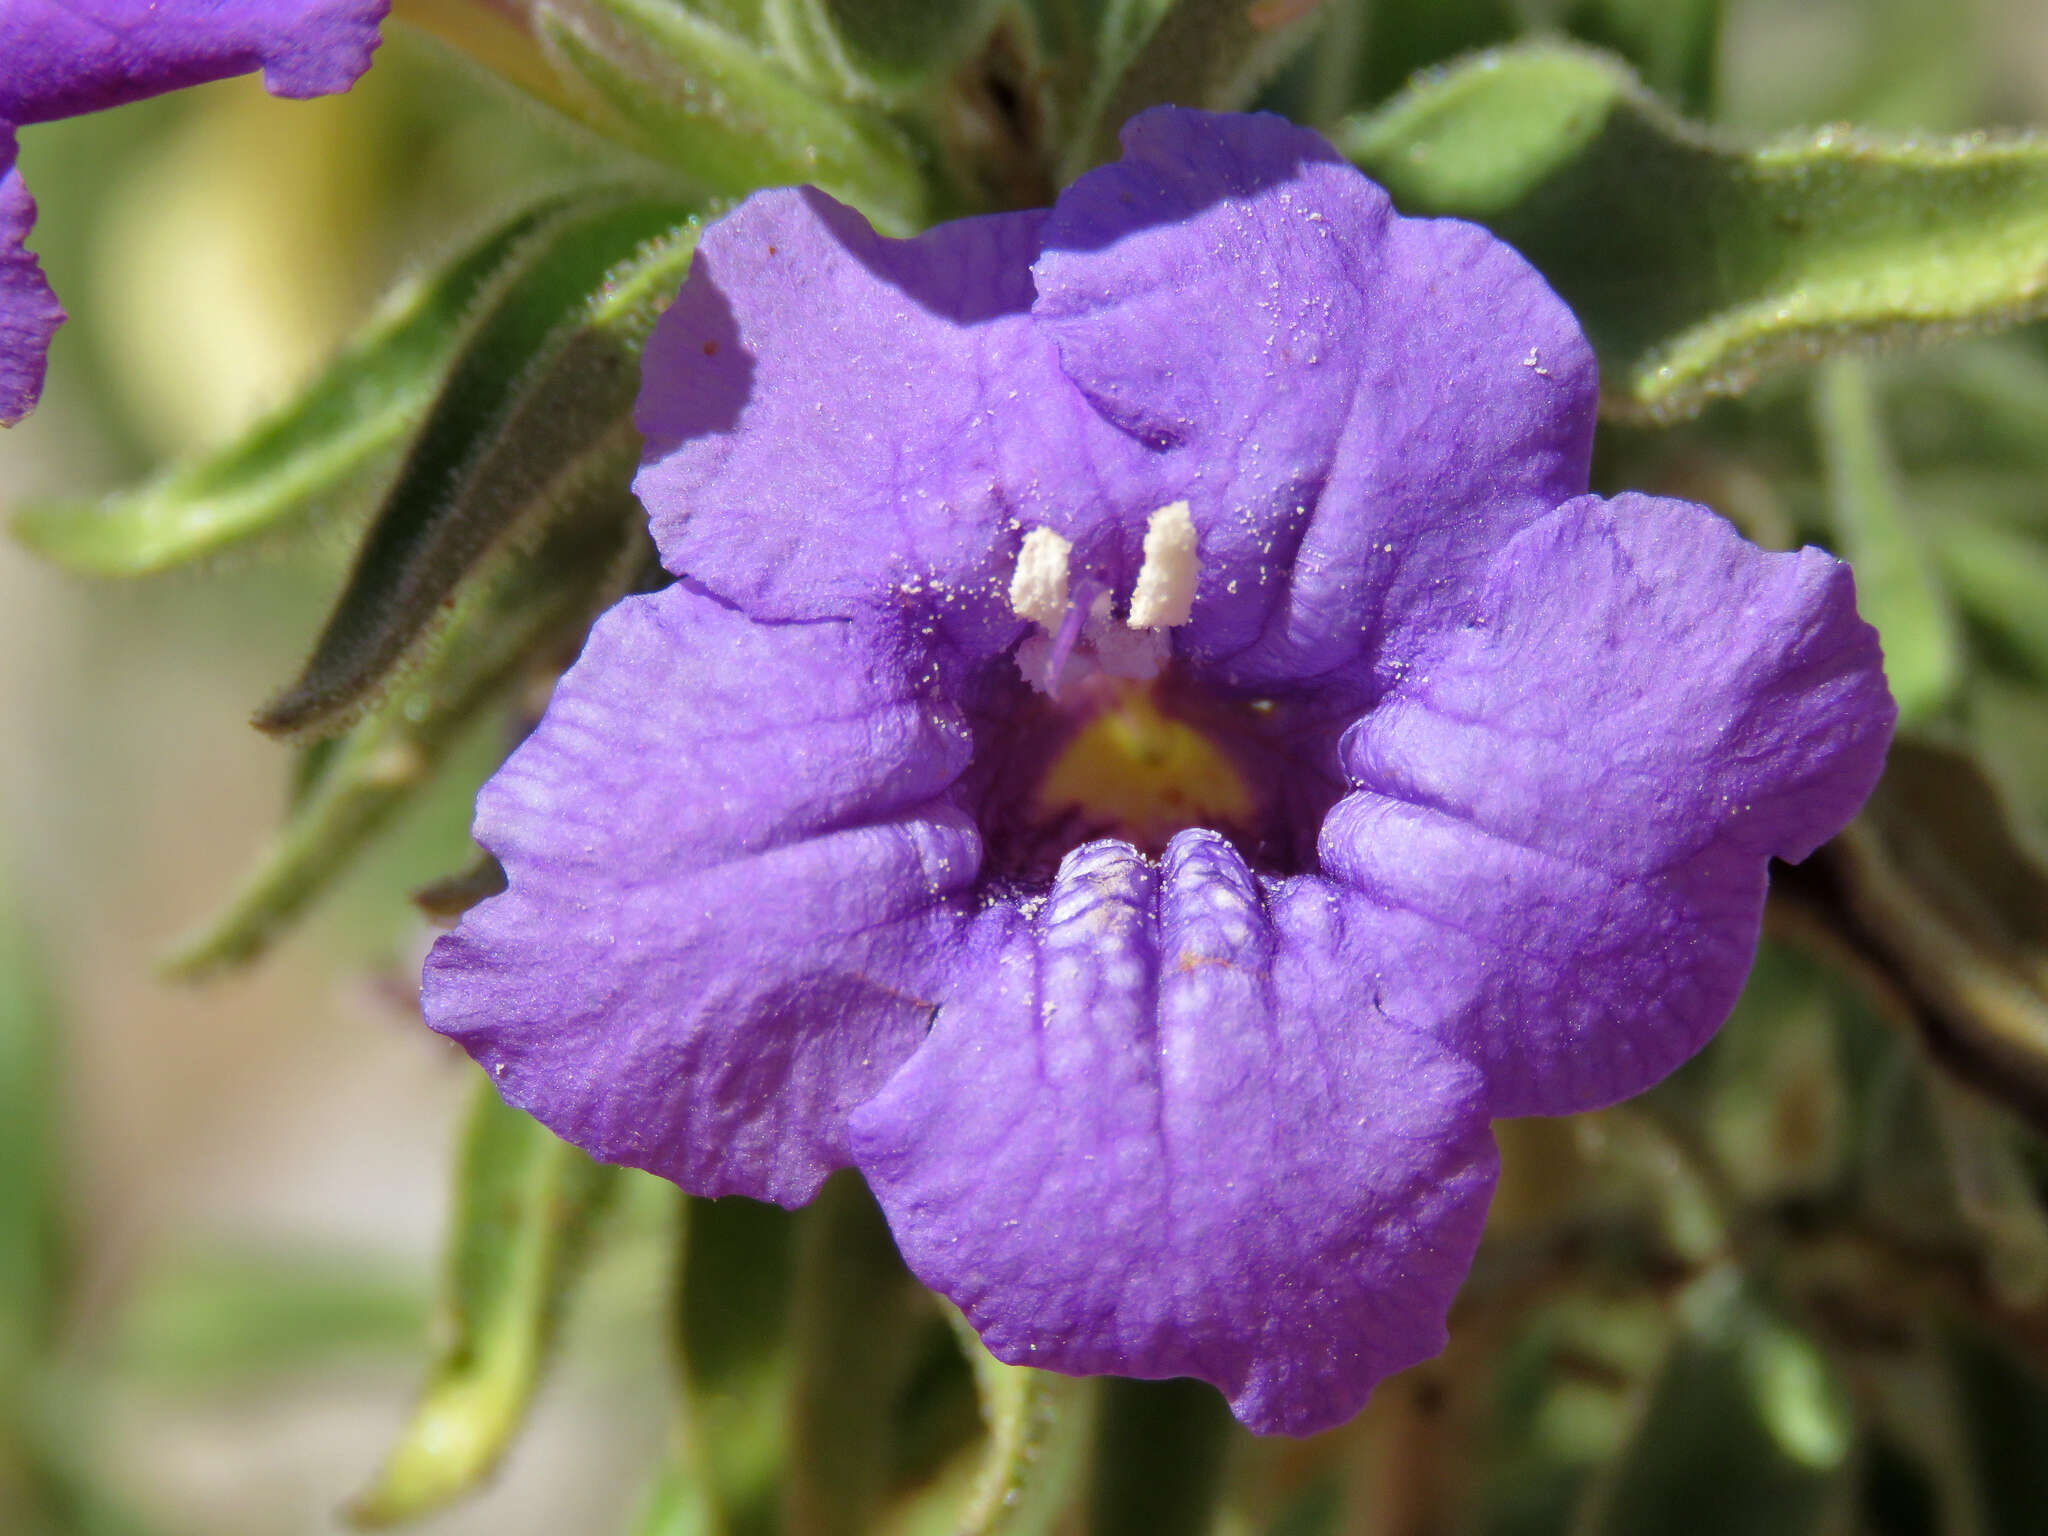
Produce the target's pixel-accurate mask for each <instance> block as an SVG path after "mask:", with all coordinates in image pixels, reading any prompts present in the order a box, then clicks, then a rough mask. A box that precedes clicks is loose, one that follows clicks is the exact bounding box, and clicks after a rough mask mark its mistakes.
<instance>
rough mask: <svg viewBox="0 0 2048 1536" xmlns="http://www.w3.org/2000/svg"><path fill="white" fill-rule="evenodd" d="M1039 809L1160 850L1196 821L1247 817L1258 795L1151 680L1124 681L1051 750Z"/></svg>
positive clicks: (1042, 815)
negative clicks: (1170, 709)
mask: <svg viewBox="0 0 2048 1536" xmlns="http://www.w3.org/2000/svg"><path fill="white" fill-rule="evenodd" d="M1035 809H1036V813H1037V817H1038V819H1039V821H1040V822H1041V823H1043V824H1046V825H1054V826H1057V825H1081V826H1088V827H1099V828H1102V829H1104V830H1102V831H1100V832H1098V833H1097V834H1096V835H1097V836H1104V837H1121V838H1123V839H1124V840H1125V841H1126V842H1129V843H1132V844H1134V845H1135V846H1137V847H1138V848H1139V849H1141V850H1142V851H1144V852H1145V853H1148V854H1152V855H1154V856H1157V855H1159V854H1161V853H1164V852H1165V851H1166V845H1167V844H1168V843H1169V842H1171V841H1172V840H1173V835H1174V833H1176V832H1179V831H1182V830H1184V829H1186V828H1188V827H1215V828H1218V829H1219V830H1220V829H1223V828H1230V827H1248V826H1249V825H1250V824H1251V822H1252V819H1253V816H1254V813H1255V811H1256V802H1255V800H1254V797H1253V795H1252V792H1251V789H1250V787H1249V786H1248V785H1247V784H1246V783H1245V781H1244V775H1243V774H1242V773H1240V772H1239V771H1238V770H1237V768H1236V766H1235V765H1234V764H1233V763H1232V762H1231V761H1230V758H1229V757H1228V755H1226V754H1225V753H1224V751H1223V750H1222V748H1220V747H1219V746H1217V744H1216V743H1215V742H1214V741H1212V740H1210V738H1209V737H1208V736H1206V735H1205V734H1203V732H1201V731H1200V730H1197V729H1196V728H1195V727H1194V726H1193V725H1190V724H1189V723H1188V722H1187V721H1185V720H1177V719H1174V718H1173V717H1172V716H1170V715H1168V714H1165V713H1163V712H1162V711H1161V710H1160V708H1159V704H1158V701H1157V699H1156V697H1155V695H1154V690H1153V688H1152V687H1151V686H1150V685H1149V684H1132V683H1123V684H1120V685H1118V686H1116V687H1115V689H1114V691H1113V693H1111V695H1110V702H1109V704H1108V707H1107V708H1105V709H1103V710H1102V712H1101V713H1099V714H1097V715H1096V716H1095V717H1094V718H1093V719H1091V720H1089V721H1088V722H1087V723H1086V724H1085V725H1083V726H1082V727H1081V728H1080V729H1079V730H1078V731H1076V732H1075V733H1074V735H1073V739H1072V740H1070V741H1069V742H1068V743H1067V745H1066V747H1065V749H1064V750H1063V751H1061V752H1060V754H1059V755H1058V756H1057V757H1055V758H1054V759H1053V760H1052V766H1051V767H1050V768H1049V769H1048V770H1047V771H1046V774H1045V777H1044V779H1043V780H1042V781H1040V783H1039V786H1038V795H1037V804H1036V807H1035Z"/></svg>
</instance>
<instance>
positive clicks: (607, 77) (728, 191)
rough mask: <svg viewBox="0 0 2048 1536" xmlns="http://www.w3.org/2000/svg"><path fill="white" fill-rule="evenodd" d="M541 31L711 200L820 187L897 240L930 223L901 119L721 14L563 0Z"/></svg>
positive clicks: (593, 89)
mask: <svg viewBox="0 0 2048 1536" xmlns="http://www.w3.org/2000/svg"><path fill="white" fill-rule="evenodd" d="M776 9H778V8H777V7H770V8H769V16H770V22H771V29H772V20H773V15H774V12H775V10H776ZM533 24H534V26H535V29H536V31H537V33H538V35H539V37H540V39H541V42H542V44H543V46H545V47H546V49H547V50H548V54H549V57H550V58H551V59H552V60H553V62H554V65H555V68H556V70H557V71H558V72H559V74H560V75H561V76H562V78H563V80H564V81H565V82H566V83H567V84H568V86H569V87H570V89H572V90H573V91H575V92H576V93H577V94H578V95H579V96H581V97H582V98H584V99H585V100H586V101H587V102H588V104H589V108H590V112H591V115H592V117H593V119H594V120H595V121H598V122H599V123H601V124H602V125H603V126H604V127H605V128H606V130H607V131H608V132H609V133H611V134H612V136H613V137H615V138H617V139H618V140H619V141H620V142H621V143H624V144H628V145H630V146H631V147H632V148H634V149H636V150H638V151H639V152H640V153H641V154H643V155H646V156H647V157H648V158H649V159H651V160H655V161H658V162H660V163H661V164H664V165H667V166H671V167H673V168H674V169H675V170H678V171H680V172H681V173H682V174H683V175H684V176H685V177H686V178H687V179H688V180H689V182H690V183H691V184H692V185H693V186H694V187H696V188H697V189H699V190H700V191H701V192H703V193H704V194H706V195H709V196H713V197H737V196H741V195H744V194H745V193H747V192H751V191H753V190H754V189H755V188H757V187H774V186H789V185H792V184H796V183H803V182H808V183H810V184H812V185H814V186H817V187H820V188H822V189H823V190H825V191H827V192H830V193H832V194H833V195H834V196H836V197H838V198H840V199H842V200H844V201H846V202H850V203H852V204H854V205H855V206H856V207H858V208H860V209H861V211H862V212H864V213H866V214H867V215H868V217H869V218H870V219H872V220H873V221H874V222H875V224H876V225H877V227H879V228H882V229H884V230H885V231H887V232H890V233H895V234H907V233H909V232H910V231H911V230H913V229H916V228H918V227H920V226H921V224H922V223H923V221H924V217H925V215H926V212H927V209H926V199H927V191H926V180H925V177H924V175H923V173H922V170H921V169H920V167H919V164H918V157H917V154H916V153H915V151H914V149H913V147H912V146H911V144H910V143H909V141H907V140H906V139H905V138H904V137H903V135H902V134H901V133H900V132H899V131H898V130H897V129H896V128H895V127H894V126H892V125H891V124H890V123H889V121H888V120H887V119H885V118H884V117H882V116H881V115H880V114H879V113H876V112H874V111H871V110H869V109H867V108H864V107H861V106H858V105H855V104H852V103H849V102H846V101H843V100H832V99H830V98H829V97H827V96H825V95H822V94H820V93H819V91H818V90H817V89H815V88H814V87H813V85H811V84H809V83H806V81H805V80H803V79H801V78H799V76H798V75H797V74H794V73H792V72H791V71H790V70H789V69H788V68H786V67H785V66H784V64H783V63H782V62H780V61H778V60H777V59H775V58H772V57H770V56H769V55H768V54H766V53H764V52H763V51H762V49H761V48H760V47H759V46H757V45H756V44H754V43H753V42H750V41H749V40H748V39H747V38H746V37H744V36H743V35H741V34H739V33H737V32H734V31H728V30H727V29H726V28H725V27H722V26H720V25H718V24H717V22H715V21H714V20H711V19H709V18H707V17H705V16H703V15H699V14H696V13H695V12H693V11H690V10H687V9H685V8H684V7H682V6H679V5H675V4H672V3H667V0H554V3H542V4H538V5H536V6H535V7H534V10H533Z"/></svg>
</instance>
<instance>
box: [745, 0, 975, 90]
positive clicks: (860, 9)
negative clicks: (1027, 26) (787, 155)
mask: <svg viewBox="0 0 2048 1536" xmlns="http://www.w3.org/2000/svg"><path fill="white" fill-rule="evenodd" d="M995 12H996V0H767V13H768V17H769V25H770V28H771V29H772V30H771V35H772V36H773V37H774V38H775V40H776V43H777V45H778V52H779V53H780V54H781V56H782V57H784V58H785V59H789V58H795V59H799V60H802V61H803V62H804V65H805V69H804V73H805V74H806V75H807V76H808V77H809V78H811V79H812V80H813V81H815V82H817V83H820V84H829V85H830V86H831V87H832V88H834V89H836V90H837V91H838V92H839V93H840V94H842V95H844V96H846V97H847V98H848V99H850V100H856V101H858V100H862V99H872V100H882V101H886V100H890V99H892V98H903V97H907V96H908V95H909V94H910V93H911V92H913V91H915V90H917V89H918V88H919V87H922V86H926V85H927V84H928V82H930V81H931V80H932V78H933V77H934V76H935V75H936V74H937V73H938V72H939V71H941V70H944V69H946V68H949V67H950V66H952V65H954V64H956V63H957V62H958V61H959V60H960V59H961V58H962V57H963V56H964V55H965V54H966V53H967V52H968V50H969V49H971V48H972V47H973V46H974V44H975V43H976V42H977V41H978V40H979V39H980V38H981V37H982V36H983V35H984V34H985V33H986V32H987V30H988V28H989V25H990V23H991V22H992V21H993V19H994V16H995Z"/></svg>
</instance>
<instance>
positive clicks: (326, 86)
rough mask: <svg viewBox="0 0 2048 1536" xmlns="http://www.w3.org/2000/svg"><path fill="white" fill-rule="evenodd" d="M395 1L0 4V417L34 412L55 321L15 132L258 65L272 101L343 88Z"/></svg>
mask: <svg viewBox="0 0 2048 1536" xmlns="http://www.w3.org/2000/svg"><path fill="white" fill-rule="evenodd" d="M389 9H390V0H0V422H4V423H7V424H10V425H11V424H12V423H14V422H16V421H19V420H20V419H21V418H22V417H23V416H26V415H27V414H28V413H29V412H30V411H31V410H33V409H34V408H35V403H36V399H37V397H38V396H39V395H40V394H41V393H42V389H43V364H44V359H45V357H46V356H47V354H48V352H49V347H50V337H51V336H52V335H53V334H54V333H55V332H56V329H57V327H58V325H59V324H61V323H62V321H63V319H64V311H63V309H62V307H61V306H60V305H59V304H58V303H57V296H56V295H55V294H54V293H52V292H51V291H50V285H49V283H48V282H46V281H45V280H44V278H43V272H42V267H41V266H40V265H39V264H38V263H37V261H36V259H35V257H34V256H32V255H30V254H29V252H28V251H27V250H25V249H24V248H23V244H22V242H23V241H25V240H26V239H27V238H28V232H29V228H30V226H31V225H33V224H34V223H35V218H36V205H35V199H33V198H32V197H30V196H29V194H28V188H27V187H26V186H25V185H24V184H23V183H22V179H21V172H20V171H19V170H17V169H16V168H15V163H14V160H15V136H14V131H15V129H17V128H20V127H22V126H24V125H26V124H29V123H47V122H49V121H51V120H52V119H54V118H59V117H76V116H78V115H79V114H81V113H84V112H98V111H101V110H102V109H104V108H107V107H118V106H121V105H123V104H124V103H127V102H131V101H139V100H141V99H142V98H143V97H145V96H156V95H161V94H162V93H163V92H165V91H175V90H178V89H179V88H180V87H183V86H187V85H200V84H203V83H204V82H206V81H209V80H223V79H226V78H227V77H228V76H230V75H241V74H247V73H248V72H249V71H251V70H256V69H260V70H262V71H263V83H264V85H265V86H267V87H268V88H269V89H270V92H271V94H272V95H276V96H295V97H296V96H323V95H326V94H328V93H330V92H333V91H345V90H347V89H348V88H349V87H350V86H351V85H353V84H355V82H356V79H357V77H358V76H360V75H361V74H362V72H363V71H364V70H366V69H368V68H369V67H370V54H371V51H372V50H373V49H375V48H376V46H377V27H378V23H380V22H381V21H382V20H383V19H384V15H385V12H387V11H388V10H389Z"/></svg>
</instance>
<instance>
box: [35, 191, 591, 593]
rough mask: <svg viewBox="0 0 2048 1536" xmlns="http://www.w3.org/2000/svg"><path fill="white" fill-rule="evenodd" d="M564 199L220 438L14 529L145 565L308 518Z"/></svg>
mask: <svg viewBox="0 0 2048 1536" xmlns="http://www.w3.org/2000/svg"><path fill="white" fill-rule="evenodd" d="M565 202H566V199H564V198H561V197H556V198H550V199H548V200H546V201H544V202H541V203H537V204H535V205H534V206H533V207H531V208H528V209H526V210H524V211H523V212H521V213H519V214H518V215H517V216H515V217H514V218H512V219H510V220H509V221H507V222H506V223H504V224H502V225H500V226H499V227H498V228H497V229H495V230H493V231H492V232H491V233H490V234H489V235H488V236H487V237H485V238H484V239H483V240H482V241H481V242H479V243H478V244H477V245H475V246H474V247H472V248H471V249H470V250H468V251H466V252H464V253H463V254H462V255H461V256H460V257H458V258H457V259H456V260H455V261H454V262H452V263H451V264H449V265H448V266H446V267H444V268H442V269H441V270H440V271H438V272H435V273H433V274H432V275H431V276H428V277H426V278H423V279H421V280H419V281H416V282H412V283H408V284H406V285H404V286H403V287H401V288H400V289H399V290H398V291H397V292H396V293H394V294H393V295H392V296H391V297H390V299H389V300H387V301H386V303H385V304H384V307H383V309H382V310H381V311H380V312H379V313H378V315H377V316H376V318H374V319H373V320H372V321H371V322H370V325H369V327H368V328H367V329H366V330H365V331H364V332H363V333H362V334H361V335H360V336H358V337H357V338H356V339H355V340H354V341H352V342H350V343H349V345H348V346H347V347H346V348H344V349H343V351H342V352H341V354H340V355H339V356H338V357H336V358H335V359H334V361H333V362H332V363H330V364H328V366H327V367H326V369H325V370H324V371H323V372H322V373H321V374H320V375H319V376H318V377H317V378H315V379H314V380H313V382H312V383H311V384H309V385H307V386H306V388H305V389H303V390H302V391H300V393H299V394H298V396H297V397H296V398H295V399H293V400H292V401H291V402H290V403H288V404H287V405H285V406H284V407H283V409H282V410H280V411H279V412H278V413H277V414H275V415H273V416H271V417H269V418H268V419H266V420H265V421H263V422H261V423H260V424H258V425H257V426H256V427H255V428H253V429H252V430H251V431H250V432H248V433H247V434H246V435H244V436H243V437H241V438H239V439H237V440H236V441H235V442H233V443H231V444H229V445H228V446H227V447H226V448H224V449H222V450H220V451H219V452H217V453H214V454H210V455H208V456H207V457H205V458H203V459H200V460H198V461H197V462H195V463H191V464H185V465H180V466H178V467H176V468H174V469H172V470H171V471H170V472H169V473H167V474H165V475H162V476H160V477H159V478H157V479H155V480H152V481H150V482H148V483H147V484H145V485H141V486H138V487H136V488H135V489H133V490H127V491H121V492H117V493H116V494H114V495H112V496H110V497H108V498H107V499H106V500H105V501H102V502H100V503H99V504H98V505H97V506H80V505H71V504H64V503H56V504H51V505H46V506H34V507H29V508H27V509H26V510H24V511H23V512H21V513H20V514H18V515H17V517H16V518H15V522H14V532H15V535H16V536H17V537H18V538H20V539H21V541H22V542H23V543H25V544H27V545H28V546H29V548H31V549H33V550H35V551H36V552H37V553H38V554H41V555H44V556H46V557H47V558H49V559H51V560H54V561H56V562H57V563H58V564H60V565H64V566H67V567H69V568H70V569H72V570H75V571H81V572H84V573H86V574H88V575H93V576H142V575H147V574H149V573H150V572H153V571H161V570H165V569H168V568H170V567H172V566H176V565H181V564H183V563H185V562H187V561H190V560H195V559H198V558H199V557H201V556H203V555H209V554H213V553H215V552H217V551H219V550H222V549H227V548H231V547H233V546H234V545H236V544H240V543H243V542H245V541H247V540H249V539H252V538H255V537H258V536H260V535H262V534H266V533H270V532H273V531H275V530H277V529H279V528H282V527H287V526H290V525H292V524H293V523H294V522H296V521H298V520H300V519H302V518H303V517H304V516H305V515H306V514H307V513H309V512H310V511H312V510H313V509H314V508H316V507H317V506H319V505H321V504H322V502H323V499H331V498H333V497H335V496H337V495H339V494H341V493H342V492H343V491H344V489H345V488H346V487H348V486H350V485H351V484H352V483H353V482H354V481H355V480H356V479H357V478H358V477H359V476H361V475H363V474H364V473H365V472H366V471H367V470H368V469H369V468H370V467H371V466H373V465H374V464H376V463H377V462H378V461H379V460H380V459H381V458H382V456H383V455H384V454H385V453H387V452H389V451H390V450H392V449H395V448H396V447H397V446H398V445H399V443H400V442H401V441H402V440H403V438H404V436H405V434H406V433H407V432H408V431H409V430H410V429H411V428H412V427H413V426H414V424H415V423H417V421H418V420H419V417H420V413H421V412H423V411H424V410H425V409H426V407H427V405H428V403H429V402H430V401H431V400H432V399H433V397H434V391H435V389H436V387H437V386H438V385H439V383H440V381H441V376H442V374H443V373H444V372H445V371H446V370H447V367H448V362H449V359H450V358H451V357H452V356H453V355H454V353H455V349H456V347H457V346H458V345H459V343H460V340H461V337H462V334H463V331H464V328H465V325H466V324H467V322H468V321H469V320H470V318H471V316H472V314H473V312H474V311H475V310H476V308H477V307H478V305H479V304H481V303H482V302H484V300H485V297H486V295H488V294H489V292H490V290H491V288H492V286H493V285H494V284H495V283H497V282H499V281H501V280H502V279H503V277H504V275H505V273H506V272H507V270H508V269H509V268H511V267H512V266H514V265H516V263H517V262H518V260H519V257H520V255H521V253H522V251H524V249H525V248H526V244H527V242H528V240H529V239H530V238H531V237H532V236H533V234H534V233H535V231H536V230H538V229H540V228H541V227H542V226H543V225H545V224H546V223H547V222H548V220H549V219H550V218H552V217H554V216H555V215H557V214H559V213H560V211H561V210H562V208H563V207H564V205H565Z"/></svg>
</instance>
